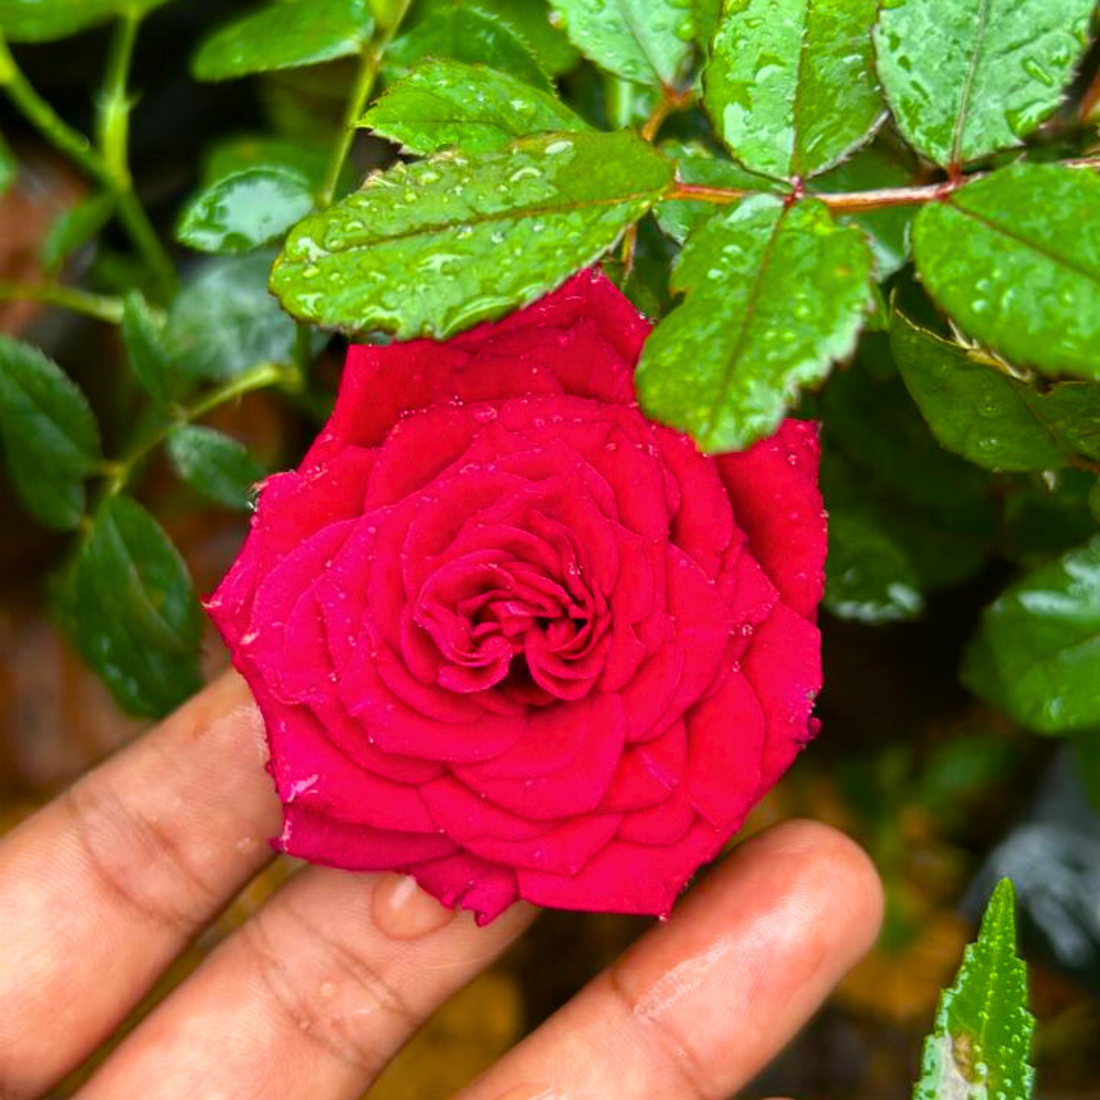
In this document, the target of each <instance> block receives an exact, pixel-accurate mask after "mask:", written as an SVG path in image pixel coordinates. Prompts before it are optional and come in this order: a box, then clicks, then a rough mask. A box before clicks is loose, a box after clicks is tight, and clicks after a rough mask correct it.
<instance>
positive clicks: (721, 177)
mask: <svg viewBox="0 0 1100 1100" xmlns="http://www.w3.org/2000/svg"><path fill="white" fill-rule="evenodd" d="M661 152H662V153H664V155H665V156H666V157H668V158H669V159H670V160H674V161H675V162H676V179H677V180H679V181H680V182H681V183H702V184H707V185H708V186H710V187H734V188H737V189H739V190H746V191H771V190H775V189H776V188H777V187H778V186H779V185H777V184H776V182H775V181H774V180H770V179H765V178H764V177H763V176H758V175H756V174H755V173H753V172H750V171H749V170H748V169H747V168H742V167H741V165H739V164H734V162H733V161H731V160H726V159H725V158H724V157H716V156H715V155H714V154H713V153H712V152H711V151H710V150H709V149H708V148H707V147H706V146H705V145H703V144H702V143H701V142H698V141H693V142H680V141H663V142H661ZM715 209H716V208H715V204H714V203H712V202H700V201H697V200H694V199H674V200H668V201H665V202H662V203H661V205H660V206H658V207H657V210H656V211H655V213H656V217H657V224H658V225H659V226H660V227H661V228H662V229H663V230H664V231H665V232H666V233H667V234H668V235H669V236H670V237H671V238H672V239H673V240H674V241H676V242H677V244H683V243H684V241H686V240H687V238H688V234H689V233H691V231H692V230H693V229H695V228H697V227H698V226H699V225H700V224H701V223H702V222H704V221H706V220H707V218H709V217H710V216H711V215H712V214H714V212H715Z"/></svg>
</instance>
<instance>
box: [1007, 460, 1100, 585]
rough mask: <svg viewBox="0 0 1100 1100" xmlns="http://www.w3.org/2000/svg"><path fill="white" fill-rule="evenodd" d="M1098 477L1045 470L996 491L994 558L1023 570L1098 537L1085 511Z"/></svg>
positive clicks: (1094, 520) (1092, 518)
mask: <svg viewBox="0 0 1100 1100" xmlns="http://www.w3.org/2000/svg"><path fill="white" fill-rule="evenodd" d="M1096 484H1097V482H1096V475H1095V474H1090V473H1089V472H1088V471H1087V470H1072V469H1070V470H1058V471H1057V472H1055V471H1052V470H1044V471H1042V472H1041V473H1033V474H1024V475H1020V476H1018V477H1014V478H1011V479H1005V480H1004V482H1003V483H1002V484H1001V485H999V486H998V492H999V494H1003V497H1002V515H1001V523H1000V531H999V532H998V540H997V541H998V545H997V553H998V554H999V555H1000V556H1001V557H1002V558H1005V559H1006V560H1008V561H1012V562H1015V563H1016V564H1018V565H1022V566H1024V567H1025V568H1027V569H1034V568H1036V567H1037V566H1040V565H1044V564H1045V563H1046V562H1048V561H1050V560H1051V558H1056V557H1058V556H1059V555H1061V554H1064V553H1065V552H1066V551H1067V550H1072V549H1073V548H1074V547H1076V546H1080V545H1081V543H1083V542H1084V541H1085V540H1086V539H1088V538H1091V536H1093V535H1095V534H1096V524H1097V517H1096V516H1094V515H1093V514H1092V513H1091V511H1090V510H1089V495H1090V490H1091V489H1092V488H1093V486H1094V485H1096Z"/></svg>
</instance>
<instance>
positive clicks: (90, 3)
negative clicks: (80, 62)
mask: <svg viewBox="0 0 1100 1100" xmlns="http://www.w3.org/2000/svg"><path fill="white" fill-rule="evenodd" d="M164 3H167V0H0V29H2V30H3V33H4V37H5V38H6V39H7V40H8V41H9V42H52V41H53V40H54V39H57V38H65V37H67V36H68V35H71V34H77V33H78V32H79V31H82V30H85V29H87V28H88V27H94V26H95V25H96V24H98V23H106V22H107V21H108V20H109V19H113V18H114V17H115V16H118V15H121V14H122V13H123V12H126V11H131V10H134V9H136V10H137V11H139V12H146V11H152V10H153V8H157V7H160V5H161V4H164Z"/></svg>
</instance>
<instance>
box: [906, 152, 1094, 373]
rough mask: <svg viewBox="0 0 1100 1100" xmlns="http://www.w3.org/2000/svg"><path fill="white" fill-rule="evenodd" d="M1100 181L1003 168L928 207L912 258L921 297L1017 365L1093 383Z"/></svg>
mask: <svg viewBox="0 0 1100 1100" xmlns="http://www.w3.org/2000/svg"><path fill="white" fill-rule="evenodd" d="M1098 210H1100V176H1098V175H1096V174H1095V173H1093V172H1089V171H1085V170H1078V169H1073V168H1065V167H1062V166H1059V165H1054V164H1017V165H1013V166H1011V167H1009V168H1002V169H1000V171H997V172H994V173H992V174H991V175H989V176H987V177H985V178H984V179H980V180H977V181H976V182H975V183H971V184H967V186H965V187H963V188H961V189H960V190H958V191H956V192H955V193H954V194H953V195H952V196H951V197H950V199H948V200H947V201H946V202H931V203H928V204H927V205H926V206H925V207H924V209H923V210H921V212H920V214H918V215H917V219H916V221H915V222H914V223H913V255H914V258H915V259H916V263H917V269H918V271H919V272H920V275H921V278H922V279H923V281H924V284H925V286H926V287H927V288H928V291H929V293H930V294H931V295H932V297H933V298H934V299H935V300H936V302H937V304H938V305H939V306H940V307H941V308H943V309H944V310H946V311H947V312H948V313H949V314H950V315H951V316H952V317H953V318H954V319H955V320H956V321H957V322H958V323H959V325H960V326H961V327H962V328H963V330H964V331H965V332H967V333H968V334H969V335H970V336H973V337H974V338H976V339H977V340H980V341H981V342H982V343H983V344H985V345H987V346H988V347H991V348H993V349H994V350H995V351H998V352H1000V353H1001V354H1002V355H1004V356H1005V357H1006V358H1007V359H1009V360H1010V361H1011V362H1013V363H1016V364H1017V365H1019V366H1029V367H1036V368H1038V369H1039V370H1041V371H1045V372H1049V373H1053V374H1057V373H1061V372H1065V373H1068V374H1076V375H1080V376H1082V377H1085V378H1100V358H1098V357H1097V353H1096V349H1097V347H1098V346H1100V218H1097V216H1096V215H1097V211H1098Z"/></svg>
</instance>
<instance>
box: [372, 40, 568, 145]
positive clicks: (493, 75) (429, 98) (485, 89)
mask: <svg viewBox="0 0 1100 1100" xmlns="http://www.w3.org/2000/svg"><path fill="white" fill-rule="evenodd" d="M359 125H360V126H365V127H368V128H370V129H371V130H373V131H374V132H375V133H376V134H378V135H380V136H381V137H384V138H389V139H390V140H391V141H396V142H399V143H400V144H401V145H402V146H403V147H404V149H405V150H406V151H408V152H410V153H421V154H424V153H434V152H437V151H438V150H440V149H444V148H446V147H447V146H452V145H453V146H455V147H457V148H459V149H462V150H464V151H466V152H468V153H485V152H489V151H491V150H495V149H502V148H504V146H506V145H507V144H509V142H511V141H512V140H513V139H514V138H517V137H525V136H527V135H529V134H543V133H547V132H550V131H554V130H587V129H589V126H588V123H586V122H585V121H584V120H583V119H581V118H580V116H578V115H576V114H574V113H573V112H572V111H571V110H570V109H569V108H568V107H566V106H565V104H564V103H562V102H561V100H559V99H558V98H556V97H555V96H552V95H551V94H550V93H549V92H544V91H542V90H540V89H538V88H532V87H531V86H530V85H529V84H524V83H523V81H522V80H517V79H516V78H515V77H514V76H509V75H508V74H507V73H501V72H496V71H494V70H493V69H487V68H486V67H485V66H484V65H467V64H464V63H463V62H461V61H425V62H423V63H422V64H420V65H419V66H417V67H416V68H415V69H413V71H412V72H411V73H409V75H408V76H406V77H404V78H403V79H401V80H399V81H398V82H397V83H396V84H394V85H392V86H391V87H390V89H389V90H388V91H387V92H386V94H385V95H383V96H382V97H381V98H380V99H379V100H377V101H376V102H375V104H374V106H373V107H371V109H370V110H369V111H367V113H366V114H365V115H363V117H362V118H361V119H360V120H359Z"/></svg>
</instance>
